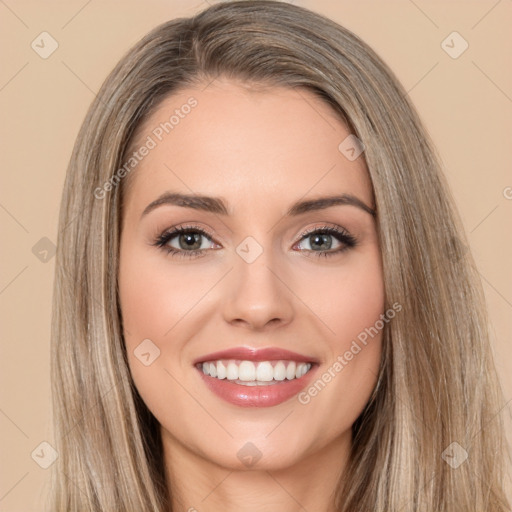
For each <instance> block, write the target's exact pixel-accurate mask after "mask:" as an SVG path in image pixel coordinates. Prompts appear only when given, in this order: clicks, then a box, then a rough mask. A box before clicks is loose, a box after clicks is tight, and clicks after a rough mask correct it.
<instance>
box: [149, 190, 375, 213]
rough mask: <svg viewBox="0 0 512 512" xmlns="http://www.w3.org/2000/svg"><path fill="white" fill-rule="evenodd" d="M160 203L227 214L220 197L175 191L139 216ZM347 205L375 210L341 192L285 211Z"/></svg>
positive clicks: (303, 202) (299, 204)
mask: <svg viewBox="0 0 512 512" xmlns="http://www.w3.org/2000/svg"><path fill="white" fill-rule="evenodd" d="M162 205H174V206H181V207H183V208H193V209H194V210H202V211H205V212H210V213H216V214H220V215H229V212H228V208H227V206H226V203H225V202H224V200H223V199H221V198H220V197H209V196H201V195H195V194H180V193H177V192H165V193H164V194H162V195H161V196H160V197H158V198H157V199H155V200H154V201H153V202H152V203H150V204H148V205H147V206H146V208H145V209H144V211H143V212H142V215H141V218H142V217H144V216H145V215H147V214H148V213H149V212H151V211H153V210H154V209H155V208H158V207H159V206H162ZM338 205H349V206H355V207H356V208H359V209H361V210H363V211H365V212H366V213H369V214H370V215H372V216H373V217H375V210H374V209H372V208H370V207H369V206H367V205H366V204H365V203H364V202H363V201H361V200H360V199H358V198H357V197H355V196H353V195H351V194H341V195H336V196H326V197H319V198H317V199H307V200H304V201H298V202H296V203H294V204H293V205H292V206H291V207H290V209H289V210H288V211H287V212H286V215H287V216H288V217H295V216H297V215H301V214H303V213H307V212H312V211H317V210H324V209H325V208H330V207H332V206H338Z"/></svg>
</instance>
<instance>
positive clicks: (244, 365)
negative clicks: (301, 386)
mask: <svg viewBox="0 0 512 512" xmlns="http://www.w3.org/2000/svg"><path fill="white" fill-rule="evenodd" d="M313 364H314V363H313V362H307V363H306V362H299V361H291V360H284V359H283V360H276V361H258V362H255V361H248V360H240V359H218V360H213V361H204V362H203V363H198V364H197V365H196V366H197V368H198V369H199V370H201V371H202V372H203V374H204V375H207V376H209V377H213V378H215V379H218V380H227V381H231V382H232V383H233V384H240V385H242V386H271V385H276V384H281V383H283V382H285V381H291V380H296V379H300V378H301V377H303V376H304V375H306V374H307V373H308V372H309V371H310V370H311V368H312V366H313Z"/></svg>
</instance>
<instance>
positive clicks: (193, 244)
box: [153, 226, 211, 258]
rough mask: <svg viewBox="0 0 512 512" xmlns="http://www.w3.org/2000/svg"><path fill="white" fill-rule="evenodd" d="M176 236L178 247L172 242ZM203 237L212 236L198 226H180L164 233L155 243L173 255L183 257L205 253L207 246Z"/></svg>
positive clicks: (209, 237)
mask: <svg viewBox="0 0 512 512" xmlns="http://www.w3.org/2000/svg"><path fill="white" fill-rule="evenodd" d="M174 238H176V239H177V240H176V242H175V243H177V245H178V247H173V246H172V245H170V242H171V241H172V240H173V239H174ZM201 238H208V239H209V240H211V236H210V235H209V234H208V233H207V232H206V231H204V230H203V229H202V228H199V227H198V226H180V227H177V228H174V229H172V230H171V231H166V232H164V233H162V234H161V235H160V236H159V237H158V238H157V239H156V240H155V243H154V244H153V245H156V246H157V247H160V248H162V249H163V250H164V251H166V252H167V253H169V254H171V255H172V256H177V257H181V258H190V257H193V256H198V255H204V253H205V252H206V249H207V247H204V246H203V244H202V243H201V242H202V241H201Z"/></svg>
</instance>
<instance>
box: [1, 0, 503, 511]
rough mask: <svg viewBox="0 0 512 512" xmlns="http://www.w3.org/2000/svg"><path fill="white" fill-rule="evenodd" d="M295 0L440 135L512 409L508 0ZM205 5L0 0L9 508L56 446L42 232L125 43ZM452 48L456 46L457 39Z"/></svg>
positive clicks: (49, 270)
mask: <svg viewBox="0 0 512 512" xmlns="http://www.w3.org/2000/svg"><path fill="white" fill-rule="evenodd" d="M210 2H212V3H213V0H210ZM295 3H297V4H299V5H302V6H304V7H309V8H311V9H313V10H316V11H318V12H321V13H324V14H326V15H328V16H329V17H331V18H333V19H334V20H336V21H338V22H339V23H341V24H342V25H345V26H346V27H347V28H349V29H351V30H352V31H354V32H355V33H356V34H358V35H360V36H361V37H362V38H363V39H364V40H365V41H366V42H368V43H369V44H370V45H371V46H372V47H373V48H374V49H375V50H376V51H377V52H378V53H379V54H380V55H381V57H383V59H384V60H385V61H386V62H387V63H388V64H389V65H390V66H391V68H392V69H393V70H394V71H395V72H396V74H397V76H398V78H399V79H400V80H401V81H402V83H403V84H404V86H405V88H406V89H407V90H408V92H409V94H410V97H411V98H412V100H413V102H414V103H415V105H416V106H417V108H418V110H419V113H420V115H421V116H422V118H423V120H424V122H425V124H426V126H427V128H428V130H429V132H430V133H431V135H432V137H433V139H434V142H435V143H436V144H437V146H438V148H439V151H440V154H441V157H442V159H443V162H444V164H445V166H446V174H447V177H448V180H449V182H450V184H451V186H452V190H453V194H454V196H455V200H456V202H457V204H458V206H459V208H460V211H461V214H462V217H463V220H464V224H465V227H466V230H467V232H468V235H469V240H470V243H471V249H472V251H473V253H474V255H475V258H476V261H477V264H478V267H479V271H480V273H481V275H482V279H483V283H484V288H485V292H486V296H487V300H488V304H489V309H490V314H491V321H492V326H493V329H492V332H493V347H494V350H495V353H496V359H497V365H498V369H499V372H500V375H501V377H502V381H503V386H504V390H505V398H506V401H505V403H504V404H503V409H502V410H501V411H500V413H499V414H500V415H501V416H502V417H504V418H506V417H508V418H510V415H511V403H512V402H511V400H512V345H511V331H512V329H511V327H512V272H511V269H510V263H511V262H512V243H511V237H510V235H511V229H510V228H511V217H512V215H511V214H512V188H511V187H512V173H511V172H510V171H511V161H512V159H511V146H512V126H511V125H512V123H511V119H512V66H511V63H510V57H509V56H510V55H512V36H511V30H510V27H512V1H510V0H500V1H496V0H490V1H487V0H485V1H483V0H482V1H475V0H473V1H465V2H460V1H459V2H456V1H448V2H447V1H442V2H441V1H426V0H414V1H412V0H399V1H398V0H397V1H387V2H382V1H360V2H355V1H352V0H350V1H349V0H342V1H326V0H318V1H312V0H303V1H300V0H295ZM206 6H207V3H206V2H202V1H201V0H197V1H181V2H178V1H169V0H168V1H154V0H153V1H145V2H142V1H138V2H135V1H129V2H128V1H125V2H120V1H112V0H108V1H105V0H103V1H101V0H90V1H86V0H79V1H68V2H62V1H55V0H53V1H46V2H38V1H37V2H36V1H18V2H16V1H15V0H0V44H1V49H2V67H1V69H0V105H1V109H2V113H3V114H2V122H1V127H0V130H1V133H0V140H1V141H2V151H1V153H0V158H1V162H2V166H1V168H2V170H1V188H0V226H1V230H2V235H1V237H2V246H3V250H2V265H1V268H0V311H1V314H2V322H1V325H2V338H1V340H2V341H1V357H0V364H1V374H0V375H1V377H0V379H1V392H0V432H1V438H0V445H1V453H0V460H1V461H2V464H1V470H0V471H1V473H0V510H1V511H24V512H26V511H29V510H41V509H42V507H41V505H40V503H41V499H42V496H43V492H44V484H45V481H46V478H47V475H48V472H49V470H44V469H42V468H40V467H39V466H38V465H37V464H36V463H35V462H34V461H33V460H32V458H31V453H32V452H33V450H34V449H35V448H36V447H37V446H38V445H39V444H40V443H41V442H42V441H48V442H50V443H52V433H51V425H50V385H49V333H50V313H51V293H52V280H53V274H54V258H52V257H51V252H50V253H48V254H47V256H46V258H47V259H48V261H47V262H46V263H45V262H44V261H41V260H40V258H41V248H43V249H44V248H45V244H48V242H47V241H42V242H41V241H40V240H41V239H42V238H44V237H47V238H48V239H49V240H50V241H51V242H55V240H56V237H57V216H58V207H59V201H60V194H61V189H62V184H63V181H64V175H65V170H66V165H67V162H68V159H69V156H70V154H71V150H72V145H73V142H74V139H75V137H76V135H77V132H78V129H79V126H80V124H81V122H82V119H83V117H84V115H85V112H86V109H87V107H88V106H89V103H90V102H91V100H92V99H93V97H94V94H95V92H97V91H98V89H99V87H100V85H101V83H102V81H103V80H104V78H105V77H106V75H107V74H108V72H109V71H110V70H111V68H112V67H113V66H114V64H115V63H116V62H117V61H118V59H119V58H120V57H121V55H122V53H124V51H126V50H127V49H128V48H129V47H130V46H131V45H132V44H133V43H135V42H136V41H137V40H138V39H139V38H140V37H142V36H143V35H144V34H145V33H146V32H147V31H149V30H150V29H151V28H153V27H154V26H155V25H157V24H159V23H161V22H163V21H165V20H168V19H170V18H174V17H177V16H189V15H191V14H193V13H195V12H197V11H198V10H200V9H201V8H203V7H206ZM43 31H47V32H49V33H50V34H51V36H52V37H53V38H54V39H55V40H56V41H57V42H58V45H59V46H58V48H57V50H56V51H55V52H54V53H53V54H52V55H51V56H50V57H49V58H47V59H42V58H41V57H40V56H39V55H38V54H37V53H36V52H35V51H34V50H33V49H32V48H31V43H32V41H33V40H35V39H36V37H37V36H38V35H39V34H40V33H41V32H43ZM453 31H457V32H459V33H460V34H461V36H462V37H463V38H464V39H465V40H466V41H467V42H468V44H469V47H468V49H467V50H466V51H465V52H464V53H462V55H460V56H459V57H458V58H456V59H453V58H452V57H450V56H449V55H448V54H447V53H446V52H445V51H444V50H443V48H442V47H441V43H442V41H443V40H444V39H445V38H446V37H447V36H448V35H449V34H451V33H452V32H453ZM448 41H449V42H448V44H450V45H451V44H452V43H451V42H450V39H449V40H448ZM453 45H454V47H455V49H458V48H460V42H457V41H455V42H454V43H453ZM507 57H508V58H507ZM425 193H426V194H428V193H429V191H428V190H426V191H425ZM36 244H40V245H38V246H36V250H34V252H36V253H38V252H39V257H36V255H35V254H34V252H33V247H34V246H35V245H36ZM41 244H42V245H41ZM37 248H39V251H38V250H37ZM43 256H44V253H43ZM43 259H44V258H43ZM490 420H491V418H490ZM509 426H510V423H509ZM510 430H512V429H510Z"/></svg>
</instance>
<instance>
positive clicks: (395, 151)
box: [50, 0, 510, 512]
mask: <svg viewBox="0 0 512 512" xmlns="http://www.w3.org/2000/svg"><path fill="white" fill-rule="evenodd" d="M219 76H224V77H228V78H234V79H242V80H244V81H247V82H250V83H254V84H263V85H265V86H269V87H272V86H273V85H281V86H283V85H284V86H288V87H299V88H300V87H302V88H306V89H308V90H310V91H312V92H314V93H315V94H317V95H318V96H319V97H320V98H321V99H322V100H323V101H325V102H327V103H328V104H330V105H331V106H332V108H333V109H334V110H335V111H336V112H337V113H339V115H340V116H341V118H342V119H344V121H345V122H346V124H347V125H348V127H349V128H350V130H351V131H352V133H354V134H355V135H357V137H358V138H359V139H361V141H362V142H363V143H364V146H365V151H364V158H365V160H366V163H367V166H368V169H369V173H370V177H371V181H372V184H373V189H374V197H375V203H376V210H377V216H376V222H377V229H378V233H379V239H380V245H381V251H382V259H383V268H384V270H383V271H384V281H385V291H386V298H387V301H388V303H389V304H391V303H393V302H398V303H400V304H401V305H402V311H401V313H400V315H397V316H396V318H395V319H394V320H393V322H390V323H389V324H387V325H386V327H385V330H384V339H383V353H382V362H381V368H380V374H379V379H378V384H377V387H376V389H375V392H374V394H373V396H372V399H371V400H370V402H369V403H368V405H367V406H366V408H365V410H364V411H363V413H362V414H361V416H360V417H359V418H358V420H357V421H356V423H355V424H354V426H353V434H354V437H353V439H354V440H353V448H352V453H351V458H350V461H349V464H348V469H347V471H346V472H345V474H344V475H343V478H342V480H341V481H340V483H339V489H338V491H337V494H336V506H337V508H338V510H339V511H343V512H349V511H350V512H355V511H361V510H364V511H370V510H371V511H380V512H398V511H399V510H400V511H408V512H411V511H415V512H420V511H421V512H427V511H428V512H432V511H436V512H442V511H445V512H458V511H460V512H462V511H464V512H468V511H475V512H483V511H492V512H503V511H505V510H510V508H509V506H508V504H507V500H506V498H505V495H504V492H503V478H504V461H503V456H502V454H503V453H504V449H505V444H504V443H505V441H504V436H503V427H502V425H501V420H500V415H499V414H497V413H498V411H499V409H500V407H501V406H502V404H503V398H502V396H501V394H500V393H501V391H500V387H499V384H498V380H497V376H496V373H495V369H494V365H493V361H492V357H491V352H490V346H489V341H488V339H489V337H488V332H487V323H488V322H487V318H486V314H485V309H484V303H483V295H482V290H481V284H480V281H479V278H478V275H477V272H476V270H475V267H474V264H473V260H472V258H471V254H470V252H469V251H468V250H467V241H466V239H465V235H464V234H463V230H462V227H461V223H460V220H459V218H458V216H457V213H456V212H455V209H454V206H453V201H452V199H451V197H450V195H449V192H448V187H447V184H446V182H445V180H444V178H443V176H442V173H441V170H440V163H439V162H440V160H439V157H438V156H437V154H436V151H435V149H434V147H433V145H432V143H431V141H430V139H429V137H428V134H427V132H426V130H425V129H424V127H423V126H422V124H421V122H420V120H419V118H418V115H417V114H416V111H415V109H414V107H413V106H412V105H411V103H410V102H409V100H408V97H407V94H406V92H405V91H404V89H403V88H402V86H401V85H400V84H399V82H398V81H397V79H396V78H395V76H394V74H393V73H392V71H391V70H390V69H389V68H388V67H387V66H386V65H385V64H384V63H383V62H382V60H381V59H380V58H379V57H378V56H377V55H376V54H375V52H374V51H373V50H372V49H371V48H370V47H369V46H368V45H366V44H365V43H364V42H363V41H361V40H360V39H359V38H358V37H357V36H355V35H354V34H353V33H351V32H350V31H349V30H347V29H345V28H343V27H340V26H339V25H338V24H336V23H335V22H333V21H331V20H329V19H327V18H325V17H323V16H321V15H318V14H315V13H313V12H311V11H309V10H307V9H304V8H301V7H298V6H295V5H291V4H288V3H282V2H278V1H266V0H257V1H235V2H228V3H221V4H217V5H214V6H212V7H209V8H208V9H206V10H204V11H202V12H201V13H199V14H197V15H196V16H194V17H191V18H181V19H175V20H171V21H168V22H166V23H163V24H162V25H160V26H158V27H156V28H155V29H154V30H152V31H151V32H150V33H149V34H147V35H146V36H145V37H144V38H143V39H142V40H141V41H139V42H138V43H137V44H136V45H135V46H134V47H133V48H132V49H130V50H129V51H128V52H127V53H126V54H125V56H124V57H123V58H122V59H121V61H120V62H119V63H118V64H117V66H116V67H115V69H114V70H113V71H112V72H111V74H110V75H109V76H108V78H107V79H106V81H105V83H104V84H103V86H102V87H101V90H100V92H99V93H98V95H97V97H96V98H95V100H94V101H93V103H92V105H91V106H90V108H89V111H88V113H87V116H86V118H85V120H84V122H83V125H82V127H81V130H80V133H79V135H78V137H77V140H76V144H75V146H74V149H73V153H72V156H71V160H70V163H69V167H68V171H67V176H66V181H65V185H64V191H63V196H62V205H61V213H60V220H59V238H58V249H57V260H56V261H57V265H56V277H55V286H54V298H53V318H52V355H51V375H52V395H53V409H54V431H55V444H56V448H57V451H58V453H59V458H58V459H57V462H56V463H55V464H54V470H53V481H52V489H51V496H50V501H51V503H50V510H52V511H62V512H64V511H65V512H71V511H76V512H84V511H113V510H115V511H117V512H122V511H124V512H134V511H147V510H152V511H159V512H163V511H164V510H165V511H169V510H170V509H171V508H170V495H171V493H172V489H168V488H167V485H166V482H165V477H164V466H163V460H162V449H161V440H160V434H159V429H158V424H157V422H156V420H155V418H154V417H153V415H152V414H151V413H150V412H149V410H148V409H147V407H146V406H145V404H144V403H143V401H142V400H141V398H140V396H139V395H138V393H137V390H136V388H135V386H134V384H133V381H132V379H131V376H130V372H129V368H128V364H127V358H126V353H125V348H124V342H123V327H122V316H121V311H120V308H119V303H118V295H117V290H118V288H117V273H118V257H119V234H120V224H121V218H122V198H123V190H124V188H125V186H126V183H125V182H126V181H127V180H126V178H123V179H120V180H118V183H117V182H116V183H113V181H112V178H113V177H114V176H116V173H118V171H119V169H120V168H121V167H122V166H123V163H124V162H125V161H126V157H127V155H128V154H129V152H130V148H131V147H132V146H133V143H134V140H135V137H136V136H137V129H138V128H139V127H140V126H141V124H142V123H143V121H144V120H146V119H147V118H148V117H149V116H150V115H151V113H153V112H154V111H155V109H157V108H158V106H159V103H160V101H161V100H162V99H164V98H165V97H166V96H168V95H170V94H172V93H173V92H176V91H177V90H178V89H180V88H184V87H186V86H188V85H195V84H198V83H207V82H209V81H211V80H212V79H213V78H215V77H219ZM199 108H200V107H199ZM134 172H136V171H134ZM117 176H119V173H118V174H117ZM108 182H109V183H110V184H111V186H110V187H108V189H106V188H105V183H108ZM98 189H102V190H103V191H105V190H107V192H106V193H102V195H101V197H99V194H98V193H97V191H98ZM95 191H96V192H95ZM454 442H456V443H458V445H460V448H458V447H456V449H458V450H460V449H461V448H462V449H463V450H465V452H466V453H467V454H468V459H467V460H465V461H464V462H463V463H461V464H460V466H458V467H457V468H453V467H452V465H450V464H448V463H447V462H445V458H443V452H444V451H445V449H447V448H448V447H449V446H450V445H451V443H454ZM453 446H455V445H452V448H453ZM459 453H464V452H459ZM452 455H453V454H452ZM459 456H460V455H459Z"/></svg>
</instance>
